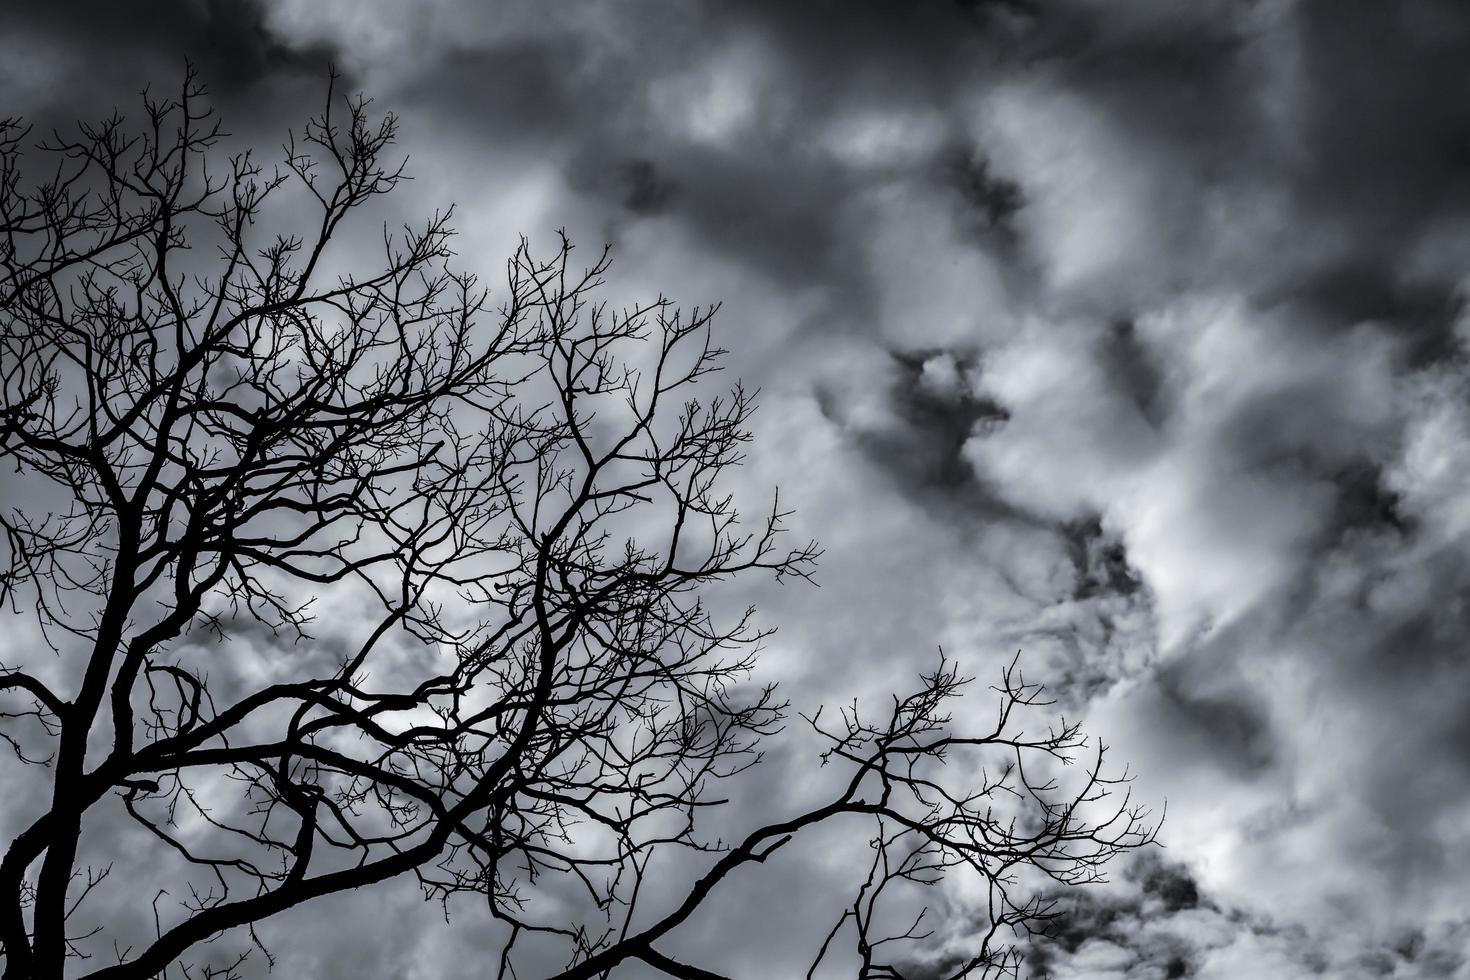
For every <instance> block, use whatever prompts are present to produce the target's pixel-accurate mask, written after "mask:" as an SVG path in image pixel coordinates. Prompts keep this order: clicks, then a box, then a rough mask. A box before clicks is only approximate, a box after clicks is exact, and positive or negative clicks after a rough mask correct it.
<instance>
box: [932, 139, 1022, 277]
mask: <svg viewBox="0 0 1470 980" xmlns="http://www.w3.org/2000/svg"><path fill="white" fill-rule="evenodd" d="M943 165H944V178H945V180H946V181H947V183H949V185H950V186H952V187H953V188H954V190H955V192H956V194H957V195H958V197H959V200H960V203H961V206H962V209H963V210H962V212H961V213H962V222H961V223H962V224H963V225H965V226H967V227H968V229H969V231H970V234H971V235H972V236H973V237H974V238H975V239H976V241H977V242H978V243H979V244H980V245H981V246H982V247H986V248H988V249H991V250H994V251H995V252H998V253H1000V254H1003V255H1009V254H1010V253H1012V252H1013V251H1014V249H1015V246H1016V244H1017V241H1018V235H1019V232H1018V231H1017V229H1016V226H1015V220H1014V219H1015V216H1016V214H1017V212H1019V211H1020V210H1021V208H1022V207H1024V206H1025V203H1026V198H1025V194H1024V193H1023V192H1022V190H1021V185H1020V184H1018V183H1016V182H1015V181H1014V180H1007V179H1006V178H1004V177H1001V176H998V175H997V174H996V173H995V172H994V169H993V167H992V166H991V164H990V161H989V160H987V159H986V158H985V157H984V156H980V155H977V154H976V153H975V152H974V151H973V150H956V151H953V152H951V153H950V154H948V155H947V156H946V157H945V158H944V159H943Z"/></svg>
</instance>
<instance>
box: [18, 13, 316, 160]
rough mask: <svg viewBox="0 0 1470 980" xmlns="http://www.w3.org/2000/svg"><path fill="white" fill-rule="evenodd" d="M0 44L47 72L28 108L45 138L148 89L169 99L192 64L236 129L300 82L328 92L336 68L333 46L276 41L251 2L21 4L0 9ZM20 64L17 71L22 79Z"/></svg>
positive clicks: (127, 103) (130, 104) (128, 103)
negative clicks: (53, 129)
mask: <svg viewBox="0 0 1470 980" xmlns="http://www.w3.org/2000/svg"><path fill="white" fill-rule="evenodd" d="M0 37H4V38H6V39H7V40H8V42H9V43H10V44H11V45H14V46H15V47H16V48H20V49H24V50H29V51H30V52H32V53H33V54H35V55H36V56H37V57H38V58H41V59H44V60H45V62H46V63H45V65H44V76H43V78H41V79H40V80H39V81H40V82H41V85H40V86H39V87H38V88H39V91H37V92H36V93H35V95H34V96H33V99H34V101H31V100H27V101H28V102H29V104H27V105H24V106H23V107H22V108H23V109H24V110H25V114H26V115H27V117H28V118H31V119H32V120H33V121H35V122H37V123H41V124H42V131H45V130H46V129H49V128H50V125H52V124H55V125H67V124H69V123H70V122H72V121H73V120H75V119H76V118H78V116H81V117H82V118H88V117H96V116H101V115H104V114H106V113H107V112H108V111H110V110H111V109H113V108H114V107H116V108H120V109H124V110H133V109H134V108H135V105H136V96H137V93H138V92H139V91H140V90H141V89H143V88H144V87H151V88H152V89H153V90H154V91H157V92H172V91H174V90H175V89H176V88H177V87H178V85H179V83H180V82H181V80H182V77H183V73H184V68H185V65H186V63H192V64H193V65H195V66H196V67H197V69H198V70H199V73H200V76H201V78H202V80H204V81H205V83H206V84H207V85H208V87H209V89H210V91H211V93H212V95H213V96H214V98H215V100H216V103H217V104H220V105H222V106H227V107H228V108H229V109H230V110H231V113H230V114H231V118H232V119H233V120H234V121H235V124H236V125H237V126H238V125H241V124H243V123H244V122H246V121H248V119H249V117H250V116H251V115H253V113H252V111H251V105H252V102H253V101H255V100H259V99H262V98H265V99H269V100H271V101H274V100H275V99H278V98H281V97H282V96H283V95H284V94H286V93H287V92H288V91H289V90H291V89H293V88H295V87H296V86H297V85H299V84H300V83H301V82H302V81H305V82H309V84H310V85H312V86H316V87H318V88H321V87H323V86H324V85H325V79H326V72H327V66H328V65H329V63H330V61H331V58H332V52H331V50H330V48H328V47H327V46H324V45H309V46H306V47H304V48H303V47H298V46H296V45H292V44H289V43H287V41H286V40H285V39H282V38H279V37H277V36H276V35H275V34H273V33H272V32H271V31H270V30H269V29H268V28H267V26H266V23H265V14H264V11H263V10H262V8H261V6H260V5H259V4H258V3H255V2H253V0H184V2H177V3H149V2H143V0H126V2H107V0H83V2H80V3H66V4H57V3H38V2H32V0H17V2H15V3H7V4H5V5H4V7H3V9H0ZM57 54H59V55H60V57H57V56H56V55H57ZM17 60H20V59H15V58H14V54H12V63H13V65H14V64H15V61H17ZM23 64H24V62H23V61H22V64H21V65H20V66H16V67H15V68H13V69H12V70H15V71H17V72H18V73H24V71H25V68H24V67H23ZM19 81H21V82H22V83H25V82H26V81H27V79H24V78H22V79H19ZM27 94H30V93H27Z"/></svg>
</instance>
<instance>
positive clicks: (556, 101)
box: [397, 38, 607, 146]
mask: <svg viewBox="0 0 1470 980" xmlns="http://www.w3.org/2000/svg"><path fill="white" fill-rule="evenodd" d="M580 55H581V51H580V42H579V41H578V40H577V39H575V38H555V39H549V38H547V39H543V38H532V39H518V40H515V41H509V42H502V43H497V44H495V45H492V46H486V47H465V46H454V47H451V48H450V49H449V50H447V51H445V52H444V53H443V54H441V55H440V56H439V57H438V58H436V59H435V60H434V61H433V62H432V63H430V64H427V65H425V66H423V67H422V68H420V69H419V71H418V72H416V73H415V75H414V76H413V77H412V78H411V79H410V80H409V81H407V82H406V83H405V84H404V85H403V86H402V87H401V88H400V89H399V91H398V93H397V95H398V97H399V99H401V101H402V106H401V108H402V109H404V110H406V111H409V112H414V111H417V110H423V111H426V112H429V113H431V114H433V115H434V116H435V117H436V119H437V124H438V128H439V130H440V132H442V133H443V134H444V135H445V136H447V137H448V138H450V139H452V140H455V141H461V140H468V141H471V142H482V141H483V142H489V143H491V144H494V145H497V146H506V145H512V146H514V145H525V144H532V145H541V146H544V145H545V144H546V143H547V142H548V141H553V142H555V141H559V140H561V139H566V138H568V137H570V136H571V135H572V134H574V133H576V132H577V131H578V129H579V126H578V125H577V124H578V123H580V121H581V120H583V119H586V118H589V117H596V116H597V115H598V113H599V112H600V111H601V110H602V108H603V105H602V97H603V96H604V95H606V94H607V93H605V92H604V93H602V94H599V92H598V90H597V89H596V88H592V87H587V86H584V85H579V84H578V83H579V82H580V81H581V80H582V78H581V75H580V74H579V72H578V70H577V68H576V66H577V65H578V64H580Z"/></svg>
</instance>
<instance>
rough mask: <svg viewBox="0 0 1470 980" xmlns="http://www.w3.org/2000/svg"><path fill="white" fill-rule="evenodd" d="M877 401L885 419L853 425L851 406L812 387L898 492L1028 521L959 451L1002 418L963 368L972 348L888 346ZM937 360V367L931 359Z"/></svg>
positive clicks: (959, 511) (959, 510)
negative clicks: (994, 491) (967, 350)
mask: <svg viewBox="0 0 1470 980" xmlns="http://www.w3.org/2000/svg"><path fill="white" fill-rule="evenodd" d="M889 357H890V361H889V365H890V370H889V371H888V372H887V386H886V390H885V391H884V393H883V395H884V403H885V405H886V407H887V409H888V412H889V421H887V422H886V423H885V424H883V425H880V426H873V425H860V426H855V425H853V424H852V421H851V419H850V417H849V411H850V407H849V406H848V405H846V404H845V403H844V402H843V401H842V400H841V399H840V398H838V397H837V396H836V395H835V394H834V393H833V392H832V391H831V390H829V389H827V388H825V387H821V386H819V387H818V388H817V390H816V397H817V403H818V405H819V407H820V408H821V409H822V412H823V414H824V415H826V416H827V417H828V418H829V419H831V420H832V421H833V422H835V423H837V424H838V425H839V426H840V427H841V428H842V429H843V430H844V431H845V432H846V433H847V434H848V436H849V438H851V439H852V441H853V443H854V444H855V445H856V446H857V448H858V449H860V450H861V451H862V453H863V455H864V456H865V457H866V458H867V459H868V460H869V461H870V462H871V463H872V464H873V465H874V466H875V467H876V468H877V469H878V470H879V471H880V472H882V473H883V474H885V475H886V476H888V477H890V478H891V479H892V480H893V481H894V483H895V485H897V486H898V487H900V488H901V489H903V490H904V492H905V493H908V494H911V495H913V496H914V497H915V498H916V499H918V500H919V501H920V502H922V503H924V504H925V505H926V506H931V507H939V508H941V509H943V510H944V511H945V512H948V513H953V514H955V515H957V516H958V515H964V519H965V520H966V521H967V522H969V521H973V520H975V519H976V518H977V517H978V518H980V519H982V520H983V519H990V520H998V519H1003V520H1018V521H1022V522H1024V523H1028V524H1030V523H1035V520H1034V518H1031V517H1029V516H1027V515H1024V514H1023V513H1022V512H1020V511H1018V510H1017V509H1016V508H1014V507H1013V506H1012V505H1010V504H1008V503H1006V502H1004V501H1002V500H1001V499H999V498H997V497H995V496H994V495H993V494H992V493H991V491H990V490H989V489H988V488H987V487H986V486H985V485H984V483H983V481H981V480H980V479H979V478H978V477H977V476H976V473H975V470H974V467H973V466H971V465H970V463H969V462H968V461H967V460H966V459H965V458H964V455H963V449H964V446H965V443H966V441H968V440H969V438H970V437H971V435H973V434H974V433H975V432H976V431H977V430H983V429H985V428H986V427H990V426H1000V425H1004V424H1005V420H1006V418H1007V415H1006V411H1005V409H1004V408H1002V407H1001V406H1000V405H999V404H997V403H996V402H994V401H992V400H991V399H989V398H985V397H982V396H980V395H977V394H976V393H975V392H974V391H973V389H972V387H971V386H970V384H969V382H968V380H967V379H966V372H968V371H969V370H971V369H972V368H973V367H974V365H975V363H976V361H975V356H974V355H973V354H969V353H964V352H960V353H958V354H956V353H951V352H942V351H891V352H890V354H889ZM938 365H942V368H937V367H936V366H938Z"/></svg>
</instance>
